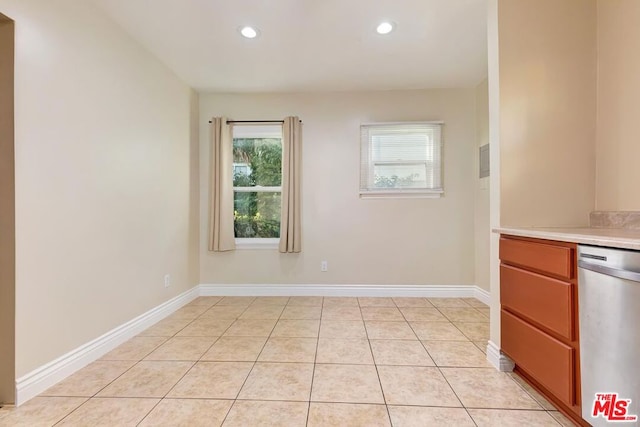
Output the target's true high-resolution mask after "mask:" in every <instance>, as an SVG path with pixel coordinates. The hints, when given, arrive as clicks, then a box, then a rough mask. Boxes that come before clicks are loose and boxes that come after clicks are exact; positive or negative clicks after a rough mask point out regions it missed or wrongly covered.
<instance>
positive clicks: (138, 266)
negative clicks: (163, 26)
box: [0, 0, 197, 377]
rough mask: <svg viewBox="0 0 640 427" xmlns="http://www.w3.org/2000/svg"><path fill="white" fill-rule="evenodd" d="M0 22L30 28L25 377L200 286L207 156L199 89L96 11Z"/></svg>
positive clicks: (21, 175)
mask: <svg viewBox="0 0 640 427" xmlns="http://www.w3.org/2000/svg"><path fill="white" fill-rule="evenodd" d="M0 10H1V11H3V12H4V13H6V14H7V15H9V16H11V17H12V18H13V19H14V20H15V21H16V82H15V87H16V218H17V223H16V249H17V253H16V274H17V284H16V292H17V302H16V338H17V342H16V361H17V366H16V370H17V376H18V377H20V376H22V375H24V374H26V373H28V372H30V371H31V370H33V369H34V368H37V367H39V366H41V365H43V364H45V363H47V362H49V361H51V360H53V359H55V358H57V357H59V356H61V355H63V354H64V353H66V352H68V351H70V350H73V349H75V348H77V347H78V346H80V345H82V344H85V343H87V342H88V341H90V340H92V339H94V338H97V337H98V336H100V335H101V334H103V333H105V332H107V331H109V330H110V329H112V328H114V327H116V326H119V325H121V324H123V323H124V322H126V321H128V320H130V319H132V318H134V317H136V316H138V315H140V314H142V313H143V312H145V311H146V310H149V309H151V308H153V307H155V306H157V305H158V304H160V303H162V302H164V301H166V300H168V299H170V298H171V297H173V296H175V295H177V294H179V293H181V292H183V291H185V290H186V289H189V288H191V287H192V286H194V285H195V284H196V282H194V278H195V277H196V276H195V275H194V273H193V272H192V273H191V275H190V274H189V267H194V265H195V266H197V261H195V263H196V264H194V263H193V261H191V262H190V260H189V255H190V251H189V247H190V245H192V244H193V242H190V241H189V238H190V234H189V221H190V220H193V219H194V218H195V219H197V218H196V217H193V216H191V215H190V212H189V208H190V206H192V205H193V204H194V203H193V200H190V177H191V173H192V172H193V168H194V167H195V164H194V163H193V157H192V156H193V155H196V154H197V152H195V151H194V150H192V148H191V147H190V140H191V133H193V131H195V129H192V127H191V118H190V105H191V101H192V94H191V92H190V89H189V88H188V87H187V86H186V85H185V84H183V83H182V82H181V81H179V80H178V79H177V78H176V77H175V75H174V74H172V72H170V71H169V70H168V69H167V68H166V67H164V66H163V65H162V64H161V63H160V62H159V61H158V60H157V59H155V58H154V57H153V56H151V54H149V53H147V52H146V51H145V50H143V49H142V48H141V47H140V46H139V45H138V44H136V43H135V42H134V41H133V40H132V39H131V38H130V37H129V36H127V35H126V34H125V33H124V32H123V31H122V30H120V29H119V27H118V26H116V25H115V24H113V23H112V22H111V21H109V20H107V19H106V18H105V17H104V14H102V13H100V12H98V11H97V10H94V8H93V7H92V6H91V5H90V2H78V1H74V0H58V1H55V2H45V1H38V0H0ZM194 137H195V136H194ZM165 273H169V274H171V277H172V286H171V287H169V288H166V289H165V288H164V283H163V276H164V274H165Z"/></svg>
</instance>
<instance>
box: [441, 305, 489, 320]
mask: <svg viewBox="0 0 640 427" xmlns="http://www.w3.org/2000/svg"><path fill="white" fill-rule="evenodd" d="M439 310H440V312H442V314H444V315H445V316H446V317H447V319H449V320H450V321H452V322H488V321H489V319H488V318H487V317H486V316H484V315H483V314H482V313H480V312H479V311H478V310H476V309H475V308H472V307H440V309H439Z"/></svg>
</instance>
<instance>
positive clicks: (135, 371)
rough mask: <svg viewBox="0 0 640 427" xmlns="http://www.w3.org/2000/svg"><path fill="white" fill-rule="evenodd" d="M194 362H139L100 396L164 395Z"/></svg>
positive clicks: (99, 394)
mask: <svg viewBox="0 0 640 427" xmlns="http://www.w3.org/2000/svg"><path fill="white" fill-rule="evenodd" d="M191 366H193V362H155V361H153V362H151V361H142V362H138V364H137V365H135V366H134V367H133V368H131V369H129V370H128V371H127V372H125V373H124V374H123V375H122V376H121V377H120V378H118V379H117V380H115V381H114V382H112V383H111V384H109V385H108V386H107V387H106V388H104V389H103V390H102V391H101V392H100V393H98V396H99V397H164V395H165V394H167V392H168V391H169V390H171V387H173V386H174V385H175V384H176V383H177V382H178V381H179V380H180V378H182V376H183V375H184V374H185V373H186V372H187V371H188V370H189V369H190V368H191Z"/></svg>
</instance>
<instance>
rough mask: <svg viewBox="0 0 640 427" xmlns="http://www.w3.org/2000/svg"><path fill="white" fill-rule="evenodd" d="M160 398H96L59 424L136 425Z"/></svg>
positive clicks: (109, 426)
mask: <svg viewBox="0 0 640 427" xmlns="http://www.w3.org/2000/svg"><path fill="white" fill-rule="evenodd" d="M158 401H159V400H158V399H124V398H123V399H108V398H107V399H101V398H94V399H91V400H89V401H88V402H87V403H85V404H84V405H82V406H81V407H80V408H78V409H77V410H76V411H74V412H73V413H72V414H71V415H69V416H68V417H66V418H65V419H64V420H63V421H62V422H61V423H60V424H56V425H58V426H76V427H80V426H82V427H85V426H86V427H98V426H104V427H111V426H122V427H127V426H132V427H133V426H136V425H138V423H139V422H140V421H141V420H142V419H143V418H144V417H145V415H147V414H148V413H149V411H151V409H153V407H154V406H155V405H156V404H157V403H158Z"/></svg>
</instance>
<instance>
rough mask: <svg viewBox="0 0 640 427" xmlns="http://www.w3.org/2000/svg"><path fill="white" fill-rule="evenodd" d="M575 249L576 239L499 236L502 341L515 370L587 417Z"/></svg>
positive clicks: (574, 415)
mask: <svg viewBox="0 0 640 427" xmlns="http://www.w3.org/2000/svg"><path fill="white" fill-rule="evenodd" d="M576 253H577V247H576V245H575V244H573V243H566V242H555V241H549V240H540V239H530V238H525V237H515V236H505V235H503V236H502V237H501V238H500V260H501V264H500V304H501V342H502V344H501V347H502V351H503V352H504V353H505V354H506V355H507V356H509V357H510V358H511V359H512V360H513V361H514V362H515V364H516V369H515V370H516V372H517V373H519V374H520V375H521V376H522V377H524V378H525V379H526V380H527V381H528V382H529V383H531V384H532V385H533V386H534V387H536V388H537V389H538V390H539V391H541V392H542V393H543V394H544V395H545V396H546V397H547V398H548V399H549V400H550V401H552V402H554V404H556V405H557V406H558V407H559V408H560V409H562V410H563V412H565V413H566V414H567V415H569V416H571V418H573V419H574V420H575V421H577V422H580V423H583V422H584V421H582V419H581V405H580V348H579V342H578V289H577V255H576Z"/></svg>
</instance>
